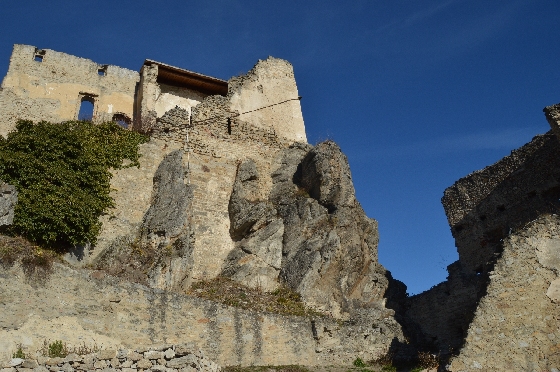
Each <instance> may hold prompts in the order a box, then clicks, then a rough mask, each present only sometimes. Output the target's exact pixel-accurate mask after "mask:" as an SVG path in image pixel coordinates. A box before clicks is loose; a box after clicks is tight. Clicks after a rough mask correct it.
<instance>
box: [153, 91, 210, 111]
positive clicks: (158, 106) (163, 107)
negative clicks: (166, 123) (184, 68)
mask: <svg viewBox="0 0 560 372" xmlns="http://www.w3.org/2000/svg"><path fill="white" fill-rule="evenodd" d="M204 97H206V95H204V94H202V93H200V92H196V91H194V90H191V89H187V88H180V87H174V86H171V85H166V84H159V91H158V92H157V97H156V102H155V111H156V113H157V117H158V118H160V117H162V116H163V115H164V114H165V113H166V112H167V111H169V110H171V109H172V108H175V106H179V107H181V108H183V109H185V110H187V111H188V112H189V113H190V112H191V108H192V107H194V106H196V105H198V104H199V103H200V102H202V100H203V99H204Z"/></svg>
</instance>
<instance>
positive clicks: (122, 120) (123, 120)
mask: <svg viewBox="0 0 560 372" xmlns="http://www.w3.org/2000/svg"><path fill="white" fill-rule="evenodd" d="M113 121H114V122H115V123H117V124H118V125H120V126H121V127H123V128H125V129H128V126H129V125H130V123H131V120H130V118H129V117H128V116H126V115H125V114H123V113H120V112H119V113H116V114H115V115H113Z"/></svg>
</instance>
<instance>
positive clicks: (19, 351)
mask: <svg viewBox="0 0 560 372" xmlns="http://www.w3.org/2000/svg"><path fill="white" fill-rule="evenodd" d="M12 358H21V359H25V358H27V355H25V352H24V351H23V346H21V344H19V345H17V350H16V351H15V352H14V353H12Z"/></svg>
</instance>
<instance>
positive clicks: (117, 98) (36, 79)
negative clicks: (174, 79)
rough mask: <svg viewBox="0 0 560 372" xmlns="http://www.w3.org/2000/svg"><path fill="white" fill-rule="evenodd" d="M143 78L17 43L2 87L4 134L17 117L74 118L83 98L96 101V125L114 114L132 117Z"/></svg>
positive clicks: (0, 105) (0, 115) (0, 111)
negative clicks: (136, 94) (139, 83)
mask: <svg viewBox="0 0 560 372" xmlns="http://www.w3.org/2000/svg"><path fill="white" fill-rule="evenodd" d="M139 79H140V77H139V74H138V72H136V71H132V70H128V69H125V68H121V67H117V66H113V65H102V64H98V63H95V62H93V61H91V60H89V59H85V58H80V57H75V56H71V55H68V54H65V53H60V52H56V51H54V50H50V49H38V48H36V47H34V46H30V45H21V44H16V45H14V49H13V52H12V56H11V58H10V66H9V68H8V73H7V75H6V76H5V77H4V80H3V81H2V86H1V89H0V135H2V136H6V135H7V134H8V133H9V132H10V131H12V130H13V129H14V128H15V124H16V121H17V120H18V119H26V120H33V121H41V120H46V121H51V122H60V121H65V120H75V119H77V117H78V111H79V109H80V104H81V102H82V100H84V99H86V100H89V101H91V102H92V103H94V112H93V120H94V121H97V122H103V121H110V120H112V119H113V118H114V116H115V114H120V115H123V117H128V118H129V119H132V117H133V105H134V96H135V90H136V85H137V83H138V81H139Z"/></svg>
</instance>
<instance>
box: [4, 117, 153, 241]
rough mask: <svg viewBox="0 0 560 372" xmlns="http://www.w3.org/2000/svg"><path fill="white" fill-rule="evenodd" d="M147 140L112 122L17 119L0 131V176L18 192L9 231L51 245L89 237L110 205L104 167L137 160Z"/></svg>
mask: <svg viewBox="0 0 560 372" xmlns="http://www.w3.org/2000/svg"><path fill="white" fill-rule="evenodd" d="M146 140H147V139H146V137H144V136H142V135H140V134H138V133H135V132H131V131H127V130H125V129H123V128H121V127H119V126H118V125H117V124H115V123H104V124H97V125H96V124H92V123H90V122H82V121H70V122H65V123H57V124H52V123H47V122H40V123H37V124H33V123H32V122H31V121H19V122H18V124H17V126H16V130H15V131H14V132H11V133H10V134H8V137H7V139H4V138H3V137H1V136H0V179H1V180H3V181H4V182H7V183H10V184H13V185H15V186H16V188H17V190H18V192H19V195H18V198H19V200H18V204H17V205H16V209H15V218H14V223H13V225H11V226H10V227H8V228H7V229H8V232H11V233H13V234H19V235H23V236H25V237H26V238H27V239H29V240H31V241H33V242H36V243H38V244H41V245H43V246H50V247H53V246H60V245H62V246H64V245H79V244H84V243H86V242H92V243H94V242H95V239H96V236H97V234H98V232H99V229H100V227H101V224H100V223H99V216H100V215H101V214H102V213H103V212H104V211H105V210H106V209H107V208H109V207H111V206H113V200H112V199H111V197H110V195H109V192H110V179H111V173H110V171H109V169H110V168H120V167H122V163H123V160H124V159H129V160H130V161H131V163H130V166H133V165H138V158H139V154H138V145H139V144H140V143H143V142H146Z"/></svg>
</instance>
